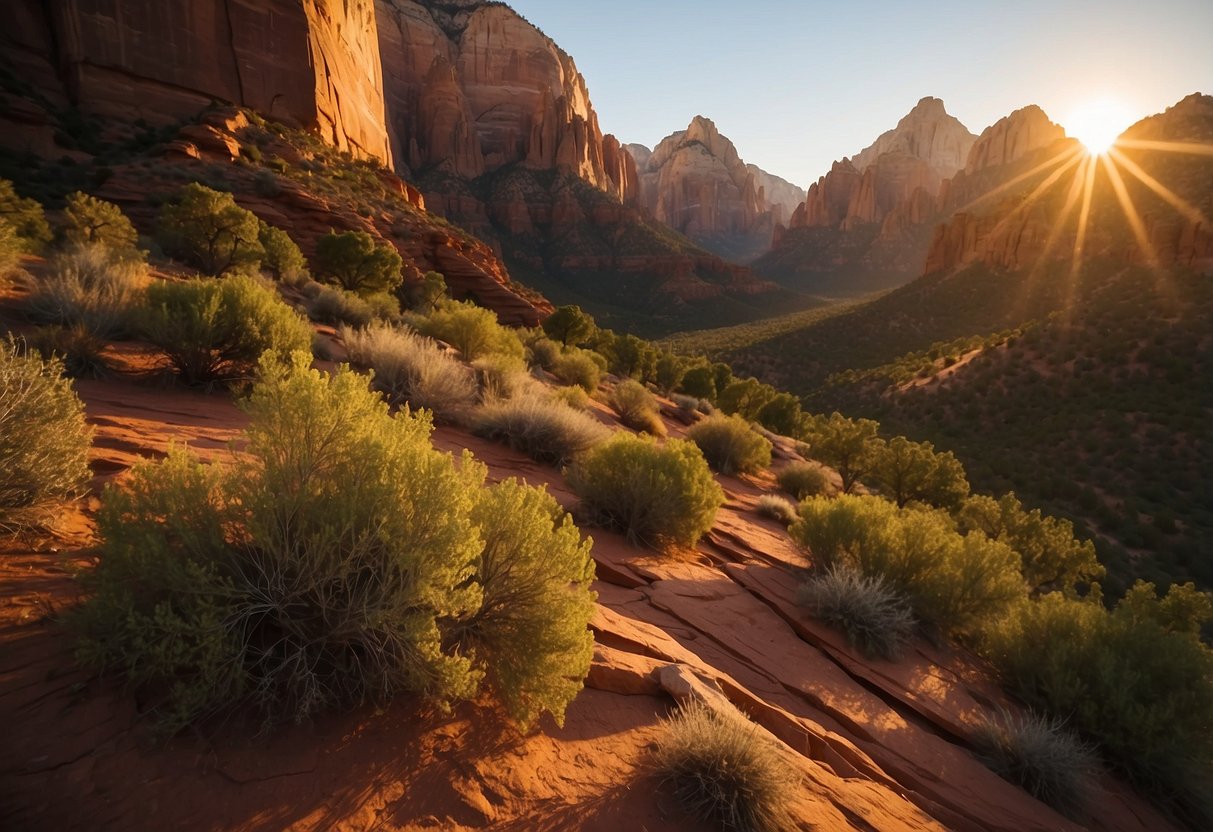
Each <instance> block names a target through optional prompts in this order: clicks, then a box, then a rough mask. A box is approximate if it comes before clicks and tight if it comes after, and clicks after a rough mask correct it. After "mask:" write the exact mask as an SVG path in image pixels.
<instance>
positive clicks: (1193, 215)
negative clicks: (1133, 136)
mask: <svg viewBox="0 0 1213 832" xmlns="http://www.w3.org/2000/svg"><path fill="white" fill-rule="evenodd" d="M1108 152H1109V154H1110V155H1111V156H1112V158H1113V159H1115V160H1116V164H1117V165H1118V166H1120V167H1123V168H1124V169H1125V170H1127V171H1128V172H1129V173H1131V174H1132V175H1133V176H1135V177H1137V179H1138V180H1139V181H1140V182H1141V183H1142V184H1143V185H1145V186H1146V187H1147V188H1149V189H1150V190H1152V191H1153V192H1154V193H1156V194H1158V195H1159V196H1160V197H1162V198H1163V199H1164V200H1166V201H1167V203H1168V204H1169V205H1170V206H1171V207H1172V208H1174V209H1175V210H1176V211H1178V212H1179V213H1181V214H1183V215H1184V216H1185V217H1187V218H1188V219H1189V220H1190V221H1192V222H1194V223H1201V224H1204V225H1208V224H1209V220H1208V219H1207V218H1206V217H1205V215H1204V214H1202V213H1201V212H1200V211H1199V210H1198V209H1197V208H1196V207H1195V206H1194V205H1192V203H1190V202H1188V201H1186V200H1184V199H1183V198H1182V197H1180V196H1179V195H1178V194H1176V193H1175V192H1174V191H1172V190H1171V189H1170V188H1168V187H1167V186H1166V185H1164V184H1162V183H1161V182H1159V181H1158V180H1157V179H1155V178H1154V177H1153V176H1151V175H1150V174H1148V173H1146V172H1145V171H1144V170H1142V167H1141V165H1139V164H1137V163H1136V162H1134V161H1133V160H1132V159H1130V158H1129V157H1128V156H1126V155H1125V154H1123V153H1121V152H1120V151H1119V150H1117V149H1116V148H1112V149H1111V150H1109V151H1108Z"/></svg>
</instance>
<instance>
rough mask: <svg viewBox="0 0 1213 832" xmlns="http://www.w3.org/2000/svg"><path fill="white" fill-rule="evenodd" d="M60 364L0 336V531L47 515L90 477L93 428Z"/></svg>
mask: <svg viewBox="0 0 1213 832" xmlns="http://www.w3.org/2000/svg"><path fill="white" fill-rule="evenodd" d="M62 370H63V368H62V365H61V364H60V363H59V361H57V360H56V359H53V358H52V359H51V360H49V361H43V360H42V357H41V356H40V355H38V353H37V352H29V353H27V354H25V355H21V354H19V352H18V342H16V341H14V340H13V339H12V337H11V336H10V337H9V338H7V339H3V340H0V531H4V532H12V531H16V530H18V529H21V528H25V527H28V526H37V525H40V524H42V523H45V522H47V521H49V520H50V519H52V517H53V516H54V509H55V507H56V506H57V505H58V504H59V503H60V502H62V501H64V500H69V499H72V498H73V497H75V496H77V495H79V494H81V493H82V492H83V490H84V487H85V485H86V484H87V483H88V481H89V477H90V474H89V468H88V450H89V445H90V443H91V441H92V429H91V428H89V427H88V425H87V424H85V421H84V405H83V404H82V403H81V401H80V399H79V397H77V396H76V393H75V391H73V390H72V386H71V384H70V383H69V382H68V381H67V380H66V379H64V378H63V372H62Z"/></svg>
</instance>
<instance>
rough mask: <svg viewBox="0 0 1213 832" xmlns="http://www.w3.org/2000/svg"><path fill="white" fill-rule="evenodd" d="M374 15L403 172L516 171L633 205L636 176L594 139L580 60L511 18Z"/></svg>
mask: <svg viewBox="0 0 1213 832" xmlns="http://www.w3.org/2000/svg"><path fill="white" fill-rule="evenodd" d="M376 6H377V11H378V16H379V26H378V30H379V42H380V51H381V55H382V60H383V67H384V70H383V72H384V87H385V92H386V105H387V112H388V121H389V127H390V132H391V137H392V146H393V148H394V150H395V152H396V153H395V155H396V157H397V160H398V164H399V165H403V166H405V167H407V168H408V169H410V170H412V171H418V172H426V171H432V170H441V171H443V172H446V173H450V174H453V175H455V176H459V177H464V178H468V179H474V178H476V177H478V176H481V175H483V174H485V173H489V172H492V171H495V170H498V169H500V168H502V167H505V166H507V165H511V164H516V163H520V164H523V165H526V166H527V167H530V168H533V169H536V170H561V171H566V172H571V173H573V174H575V175H576V176H578V177H579V178H580V179H582V180H584V181H585V182H587V183H589V184H591V185H593V186H594V187H596V188H598V189H600V190H603V191H606V192H607V193H610V194H613V195H615V196H617V197H619V198H620V199H621V200H622V201H624V202H627V201H629V199H631V198H633V193H634V192H633V189H634V188H635V185H636V175H635V169H634V167H633V166H632V165H631V163H630V161H629V160H628V159H627V158H625V156H624V155H621V154H620V153H619V144H618V142H617V141H614V140H610V141H608V140H607V138H606V137H604V136H603V134H602V131H601V129H599V126H598V116H597V114H595V112H594V108H593V106H592V105H591V103H590V98H589V93H588V92H587V90H586V83H585V79H584V78H583V77H582V76H581V74H580V73H579V72H578V71H577V66H576V64H574V62H573V59H572V58H571V57H570V56H569V55H568V54H567V53H565V52H564V51H563V50H561V49H560V48H559V47H558V46H556V44H555V43H553V42H552V41H551V40H550V39H549V38H548V37H546V36H545V35H544V34H543V33H542V32H540V31H539V30H538V29H537V28H535V27H534V26H533V25H531V24H530V23H529V22H527V20H526V19H524V18H523V17H522V16H520V15H519V14H518V13H517V12H515V11H514V10H513V9H510V8H509V7H507V6H503V5H499V4H488V3H482V2H457V3H451V2H441V3H439V2H426V0H420V1H419V2H411V1H410V0H378V2H377V3H376Z"/></svg>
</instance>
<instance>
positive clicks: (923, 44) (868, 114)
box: [510, 0, 1213, 187]
mask: <svg viewBox="0 0 1213 832" xmlns="http://www.w3.org/2000/svg"><path fill="white" fill-rule="evenodd" d="M510 3H511V5H512V6H514V8H515V9H517V10H518V11H519V13H521V14H522V15H524V16H525V17H526V18H527V19H528V20H530V21H531V22H532V23H534V24H535V25H537V26H538V27H539V28H541V29H542V30H543V31H544V32H545V33H547V35H548V36H549V37H551V38H552V39H553V40H555V41H556V43H558V44H559V45H560V46H561V47H563V48H564V49H565V51H567V52H569V53H570V54H571V55H572V56H573V57H574V59H575V60H576V61H577V67H578V69H579V70H581V73H582V74H583V75H584V76H585V77H586V81H587V83H588V84H589V88H590V98H591V100H592V101H593V102H594V107H595V109H596V110H597V111H598V117H599V121H600V123H601V125H602V129H603V131H604V132H608V133H614V134H615V135H616V136H618V137H619V138H620V140H621V141H624V142H640V143H642V144H646V145H648V146H650V147H652V146H653V145H654V144H656V143H657V142H658V141H660V140H661V138H663V137H664V136H666V135H668V134H669V133H672V132H674V131H675V130H681V129H683V128H685V127H686V125H687V123H688V122H689V121H690V120H691V118H692V117H693V116H695V115H696V114H702V115H705V116H708V117H709V118H711V119H713V120H714V121H715V122H716V124H717V126H718V127H719V128H720V130H721V132H723V133H724V134H725V135H726V136H728V137H729V138H731V139H732V140H733V141H734V143H735V144H736V145H737V148H738V150H739V152H740V153H741V155H742V158H744V159H745V160H746V161H748V162H753V163H755V164H757V165H759V166H761V167H763V168H765V169H767V170H769V171H770V172H772V173H776V174H778V175H780V176H783V177H785V178H786V179H790V180H791V181H793V182H795V183H796V184H798V185H800V186H802V187H804V186H807V185H808V184H809V183H810V182H812V181H814V180H816V179H817V177H818V176H820V175H821V174H823V173H824V172H825V171H826V170H828V169H829V166H830V163H831V162H832V161H833V160H834V159H837V158H840V157H842V156H849V155H853V154H854V153H855V152H857V151H859V150H861V149H862V148H863V147H865V146H866V145H867V144H869V143H870V142H871V141H872V140H873V139H874V138H876V136H878V135H879V134H880V133H881V132H883V131H884V130H887V129H888V128H890V127H892V126H893V125H894V124H896V123H897V120H898V119H899V118H900V117H901V116H903V115H904V114H905V113H906V112H907V111H909V109H910V108H911V107H912V106H913V105H914V104H915V103H916V102H917V101H918V99H920V98H922V97H923V96H924V95H933V96H937V97H939V98H942V99H943V101H944V104H945V105H946V106H947V109H948V112H950V113H951V114H952V115H954V116H956V117H957V118H959V119H960V120H961V121H962V122H964V124H965V125H966V126H967V127H968V128H969V129H970V130H972V131H973V132H974V133H980V132H981V131H982V130H983V129H984V128H985V127H987V126H988V125H990V124H992V123H993V122H994V121H997V120H998V119H999V118H1001V117H1002V116H1004V115H1006V114H1007V113H1009V112H1011V111H1012V110H1015V109H1017V108H1019V107H1022V106H1024V105H1026V104H1039V105H1040V106H1041V107H1043V108H1044V109H1045V111H1046V112H1047V113H1048V114H1049V115H1050V116H1051V117H1052V118H1053V120H1054V121H1058V122H1060V123H1062V124H1063V125H1064V123H1065V116H1066V114H1067V113H1069V112H1071V111H1072V110H1074V109H1076V108H1077V107H1079V106H1080V105H1081V104H1082V102H1083V101H1085V100H1088V99H1092V98H1101V97H1109V96H1110V97H1114V98H1116V99H1119V100H1120V101H1122V102H1123V103H1124V104H1125V105H1126V106H1127V108H1128V110H1129V111H1130V112H1131V113H1133V114H1135V115H1136V116H1145V115H1149V114H1151V113H1155V112H1160V111H1161V110H1163V109H1165V108H1166V107H1168V106H1170V105H1171V104H1174V103H1175V102H1176V101H1178V100H1179V99H1180V98H1182V97H1183V96H1185V95H1187V94H1188V93H1192V92H1198V91H1199V92H1204V93H1207V94H1213V0H1104V1H1103V2H1087V0H1082V1H1081V2H1067V0H1053V2H1049V0H997V2H990V0H968V2H952V1H951V0H940V2H932V0H918V2H905V3H894V2H871V1H863V2H835V3H830V4H825V3H818V2H796V0H730V1H729V2H724V0H697V1H696V0H665V2H663V1H662V0H656V1H655V2H645V1H644V0H613V2H583V0H510Z"/></svg>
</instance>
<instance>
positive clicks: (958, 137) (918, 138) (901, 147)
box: [851, 96, 976, 178]
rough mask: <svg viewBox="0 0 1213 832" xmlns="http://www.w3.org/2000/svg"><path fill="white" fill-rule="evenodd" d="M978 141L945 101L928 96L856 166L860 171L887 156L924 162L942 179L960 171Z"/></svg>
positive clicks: (863, 153)
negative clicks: (949, 111) (974, 143)
mask: <svg viewBox="0 0 1213 832" xmlns="http://www.w3.org/2000/svg"><path fill="white" fill-rule="evenodd" d="M975 139H976V136H974V135H973V134H972V133H970V132H969V129H968V128H967V127H965V126H964V125H963V124H961V123H960V121H959V120H958V119H957V118H955V117H954V116H951V115H949V114H948V112H947V110H946V109H944V105H943V101H941V100H940V99H938V98H932V97H930V96H927V97H925V98H923V99H921V100H920V101H919V102H918V103H917V104H915V105H914V108H913V109H912V110H910V112H908V113H906V114H905V115H904V116H903V117H902V118H901V120H900V121H899V122H897V126H896V127H894V128H893V129H892V130H888V131H886V132H884V133H881V134H880V136H879V137H877V139H876V141H874V142H872V144H870V145H868V146H867V147H865V148H864V149H863V150H861V151H859V152H858V153H856V154H855V156H854V157H853V158H852V160H851V161H852V163H853V164H854V165H855V167H856V168H858V169H859V170H864V169H865V168H867V167H868V166H869V165H872V164H875V162H876V160H877V159H879V158H880V157H881V156H884V155H885V154H887V153H894V154H897V155H899V156H909V157H911V158H914V159H921V160H922V161H924V162H926V163H927V165H928V166H929V167H930V168H931V169H932V170H934V171H935V172H936V173H938V174H939V175H940V176H942V177H945V178H946V177H948V176H951V175H952V174H953V173H955V172H956V171H958V170H960V169H961V168H962V167H963V166H964V164H965V160H966V159H968V157H969V151H970V148H972V146H973V142H974V140H975Z"/></svg>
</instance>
